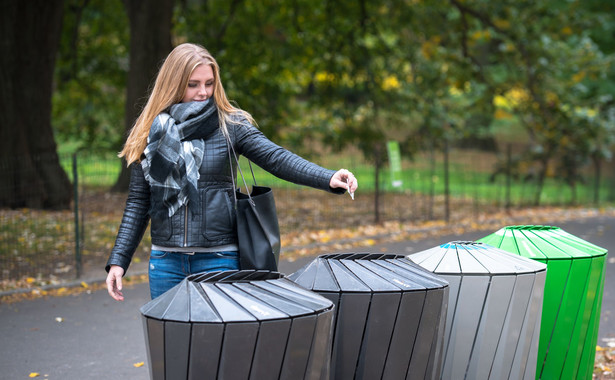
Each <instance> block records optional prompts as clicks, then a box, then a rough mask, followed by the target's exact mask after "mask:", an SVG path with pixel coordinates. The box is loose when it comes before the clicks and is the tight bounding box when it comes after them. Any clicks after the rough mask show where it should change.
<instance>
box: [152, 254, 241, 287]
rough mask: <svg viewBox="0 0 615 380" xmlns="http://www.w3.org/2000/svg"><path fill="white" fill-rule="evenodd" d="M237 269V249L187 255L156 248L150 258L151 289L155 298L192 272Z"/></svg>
mask: <svg viewBox="0 0 615 380" xmlns="http://www.w3.org/2000/svg"><path fill="white" fill-rule="evenodd" d="M237 269H239V256H238V255H237V252H235V251H227V252H203V253H195V254H194V255H187V254H185V253H179V252H166V251H155V250H154V251H152V253H151V254H150V258H149V291H150V294H151V296H152V299H154V298H156V297H158V296H159V295H161V294H162V293H164V292H166V291H167V290H169V289H171V288H172V287H174V286H175V285H177V284H179V283H180V282H181V281H182V280H183V279H184V278H186V277H187V276H189V275H191V274H195V273H200V272H214V271H222V270H237Z"/></svg>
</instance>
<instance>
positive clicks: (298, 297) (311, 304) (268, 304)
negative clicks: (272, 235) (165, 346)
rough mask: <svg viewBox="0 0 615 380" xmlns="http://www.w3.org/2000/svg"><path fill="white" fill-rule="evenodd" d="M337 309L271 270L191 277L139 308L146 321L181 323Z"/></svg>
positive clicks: (260, 318) (248, 319)
mask: <svg viewBox="0 0 615 380" xmlns="http://www.w3.org/2000/svg"><path fill="white" fill-rule="evenodd" d="M332 308H333V303H332V302H331V301H329V300H328V299H326V298H324V297H322V296H320V295H318V294H317V293H314V292H311V291H309V290H306V289H304V288H302V287H300V286H298V285H297V284H295V283H294V282H292V281H290V280H288V279H287V278H285V277H284V275H283V274H281V273H279V272H271V271H254V270H243V271H237V270H232V271H219V272H204V273H198V274H194V275H191V276H189V277H187V278H186V279H184V280H182V282H180V283H179V284H177V285H176V286H175V287H173V288H171V289H169V290H168V291H166V292H165V293H163V294H162V295H160V296H159V297H157V298H155V299H153V300H151V301H150V302H148V303H146V304H145V305H143V306H142V307H141V313H142V314H143V315H144V316H145V317H148V318H155V319H160V320H168V321H179V322H211V323H225V322H253V321H264V320H273V319H288V318H291V317H298V316H304V315H311V314H317V313H320V312H323V311H325V310H328V309H332Z"/></svg>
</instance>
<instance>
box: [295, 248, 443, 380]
mask: <svg viewBox="0 0 615 380" xmlns="http://www.w3.org/2000/svg"><path fill="white" fill-rule="evenodd" d="M288 278H289V279H290V280H292V281H294V282H296V283H297V284H299V285H302V286H304V287H306V288H307V289H310V290H313V291H315V292H317V293H319V294H320V295H322V296H324V297H326V298H328V299H329V300H331V301H332V302H333V303H334V304H335V306H336V308H335V309H336V314H335V326H334V333H333V348H332V353H331V377H332V378H333V379H385V380H386V379H391V380H399V379H421V380H422V379H437V378H438V377H439V374H440V369H441V351H442V346H443V336H444V335H443V331H444V322H445V319H446V305H447V303H448V284H447V283H446V281H444V280H442V279H441V278H439V277H437V276H435V275H433V273H430V272H428V271H425V270H423V269H422V268H420V267H419V266H418V265H415V264H413V263H411V262H410V261H408V260H407V259H405V257H404V256H403V255H393V254H368V253H356V254H353V253H348V254H329V255H321V256H319V257H318V258H316V259H315V260H314V261H312V262H311V263H310V264H308V265H306V266H305V267H303V268H301V269H300V270H298V271H297V272H295V273H293V274H291V275H290V276H289V277H288Z"/></svg>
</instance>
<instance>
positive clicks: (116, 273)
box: [106, 265, 124, 301]
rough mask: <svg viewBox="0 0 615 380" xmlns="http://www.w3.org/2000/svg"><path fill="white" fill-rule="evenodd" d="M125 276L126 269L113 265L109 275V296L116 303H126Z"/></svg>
mask: <svg viewBox="0 0 615 380" xmlns="http://www.w3.org/2000/svg"><path fill="white" fill-rule="evenodd" d="M123 276H124V269H123V268H122V267H120V266H118V265H111V268H110V269H109V273H108V274H107V281H106V283H107V291H108V292H109V295H110V296H111V297H112V298H113V299H114V300H116V301H124V295H123V294H122V277H123Z"/></svg>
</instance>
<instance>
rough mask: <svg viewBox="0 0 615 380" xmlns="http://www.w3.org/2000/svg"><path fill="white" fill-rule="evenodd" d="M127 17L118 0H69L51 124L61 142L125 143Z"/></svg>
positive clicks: (101, 146)
mask: <svg viewBox="0 0 615 380" xmlns="http://www.w3.org/2000/svg"><path fill="white" fill-rule="evenodd" d="M127 44H128V20H127V19H126V14H125V12H124V9H123V5H122V2H121V1H120V0H110V1H107V0H69V1H67V2H66V4H65V12H64V25H63V31H62V40H61V42H60V53H59V56H58V59H57V65H56V91H55V93H54V96H53V125H54V128H55V134H56V138H57V139H58V141H59V142H60V144H63V143H67V142H74V141H78V142H79V144H77V145H78V146H74V148H75V149H78V148H88V149H92V148H93V149H98V150H106V151H118V150H119V147H120V146H121V144H122V143H123V141H122V140H123V137H124V136H123V133H122V132H123V128H124V99H125V86H126V85H125V82H126V77H125V76H126V71H127V69H128V59H129V58H128V47H127Z"/></svg>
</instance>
